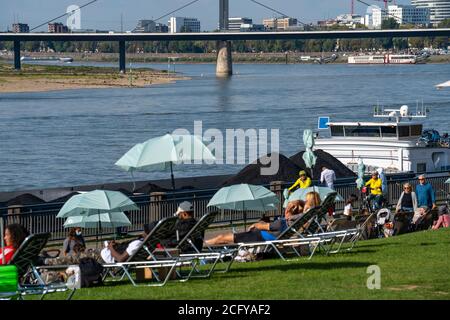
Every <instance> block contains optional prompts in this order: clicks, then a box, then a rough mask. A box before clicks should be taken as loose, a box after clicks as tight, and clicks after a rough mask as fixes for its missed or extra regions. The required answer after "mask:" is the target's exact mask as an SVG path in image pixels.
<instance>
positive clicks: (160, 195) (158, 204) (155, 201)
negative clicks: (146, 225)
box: [149, 192, 166, 221]
mask: <svg viewBox="0 0 450 320" xmlns="http://www.w3.org/2000/svg"><path fill="white" fill-rule="evenodd" d="M165 197H166V193H165V192H151V193H150V208H149V209H150V210H149V215H150V217H149V219H150V221H158V220H161V219H162V218H164V217H163V215H162V213H163V212H164V208H163V202H165Z"/></svg>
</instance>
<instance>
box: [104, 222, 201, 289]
mask: <svg viewBox="0 0 450 320" xmlns="http://www.w3.org/2000/svg"><path fill="white" fill-rule="evenodd" d="M177 219H178V218H177V217H169V218H165V219H162V220H161V221H159V222H158V223H157V224H156V226H155V227H154V228H153V229H152V230H151V231H150V233H149V234H148V235H147V236H146V237H145V239H144V240H143V242H142V244H141V245H140V246H139V248H138V249H137V250H136V252H135V253H134V254H133V255H131V256H130V257H128V259H127V260H126V261H124V262H116V263H107V264H103V267H104V269H105V273H104V276H103V279H104V280H106V277H107V276H108V275H109V276H110V277H111V278H112V279H113V280H114V281H121V280H123V279H125V278H127V279H128V280H130V282H131V283H132V284H133V285H134V286H138V284H137V283H136V281H135V280H134V279H133V277H132V271H133V270H136V269H141V268H148V269H149V270H150V271H151V274H152V278H153V279H154V280H155V283H146V284H145V285H146V286H163V285H164V284H165V283H166V282H167V280H168V279H169V278H170V276H171V274H172V272H173V271H174V270H175V268H181V267H190V270H189V272H188V274H187V276H183V279H182V280H188V279H189V278H190V277H191V275H192V272H193V271H194V268H195V267H196V265H197V264H198V258H194V257H172V258H167V259H164V260H158V259H157V257H156V256H155V255H154V250H155V249H156V247H157V245H158V244H159V243H160V242H161V241H162V240H164V239H167V238H169V237H170V236H172V235H173V233H174V231H175V223H176V222H177ZM162 268H164V269H167V268H168V269H169V271H168V272H166V276H165V277H160V276H159V274H158V273H159V272H158V271H159V270H161V269H162ZM177 274H178V275H181V273H177ZM162 278H163V279H162Z"/></svg>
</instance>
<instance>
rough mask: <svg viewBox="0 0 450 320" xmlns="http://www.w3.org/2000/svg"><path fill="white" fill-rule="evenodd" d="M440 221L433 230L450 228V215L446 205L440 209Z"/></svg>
mask: <svg viewBox="0 0 450 320" xmlns="http://www.w3.org/2000/svg"><path fill="white" fill-rule="evenodd" d="M438 216H439V218H438V220H437V221H436V222H435V224H434V225H433V230H437V229H439V228H440V227H441V226H442V227H443V228H448V227H450V213H449V211H448V208H447V206H446V205H442V206H440V207H439V209H438Z"/></svg>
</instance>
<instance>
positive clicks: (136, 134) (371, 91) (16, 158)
mask: <svg viewBox="0 0 450 320" xmlns="http://www.w3.org/2000/svg"><path fill="white" fill-rule="evenodd" d="M93 64H94V65H102V64H100V63H93ZM72 65H76V63H73V64H72ZM103 65H114V66H115V65H116V64H106V63H105V64H103ZM144 66H150V67H155V68H160V69H166V68H167V65H163V64H162V65H151V64H133V67H144ZM173 67H174V66H171V68H172V70H173ZM175 70H176V72H180V73H183V74H185V75H188V76H190V77H192V80H187V81H178V82H177V83H174V84H167V85H158V86H152V87H148V88H131V89H130V88H113V89H82V90H67V91H52V92H40V93H13V94H0V146H1V148H0V191H14V190H27V189H40V188H50V187H67V186H73V185H83V184H95V183H103V182H120V181H131V178H130V176H129V174H128V173H126V172H123V171H121V170H120V169H119V168H118V167H116V166H115V165H114V163H115V161H116V160H117V159H119V158H120V157H121V156H122V155H123V154H124V153H125V152H126V151H128V150H129V149H130V148H131V147H132V146H133V145H134V144H136V143H138V142H143V141H145V140H147V139H149V138H152V137H155V136H158V135H163V134H164V133H166V132H171V131H173V130H174V129H177V128H185V129H188V130H190V131H191V132H193V125H194V121H202V123H203V130H204V131H205V130H207V129H211V128H217V129H219V130H221V131H222V132H224V133H225V129H239V128H242V129H269V130H270V129H279V133H280V152H281V153H283V154H285V155H287V156H291V155H292V154H294V153H296V152H298V151H299V150H300V149H302V139H301V137H302V131H303V129H308V128H309V129H316V128H317V118H318V116H330V117H331V120H332V121H343V120H357V121H367V120H371V119H372V112H373V106H374V105H376V104H377V103H379V105H383V106H386V107H400V106H401V105H403V104H407V105H409V106H410V107H411V109H412V110H415V107H416V102H417V101H419V104H420V105H421V103H422V100H423V102H424V105H425V106H427V107H429V108H430V110H431V113H430V114H429V117H428V119H427V120H426V121H425V128H435V129H438V130H439V131H441V133H442V132H444V131H446V130H449V131H450V128H449V124H450V89H447V90H436V88H435V87H434V85H436V84H438V83H441V82H444V81H447V80H450V65H448V64H425V65H406V66H393V65H391V66H367V65H366V66H355V65H344V64H342V65H332V64H330V65H272V64H270V65H266V64H235V65H234V73H235V75H234V76H233V77H232V78H231V79H226V80H224V79H217V78H216V77H215V65H212V64H201V65H187V64H186V65H183V64H177V65H175ZM269 141H270V139H269ZM242 167H243V165H242V164H240V165H237V164H235V165H202V166H177V168H176V170H175V177H187V176H199V175H217V174H228V173H235V172H237V171H238V170H239V169H241V168H242ZM169 176H170V174H169V173H167V172H152V173H142V172H141V173H136V174H135V178H136V180H147V179H148V180H151V179H161V178H169Z"/></svg>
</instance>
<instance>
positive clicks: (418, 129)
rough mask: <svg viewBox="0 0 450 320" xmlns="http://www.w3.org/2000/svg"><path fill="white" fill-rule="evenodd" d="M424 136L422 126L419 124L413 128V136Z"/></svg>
mask: <svg viewBox="0 0 450 320" xmlns="http://www.w3.org/2000/svg"><path fill="white" fill-rule="evenodd" d="M420 135H422V125H421V124H417V125H413V126H411V136H420Z"/></svg>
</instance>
